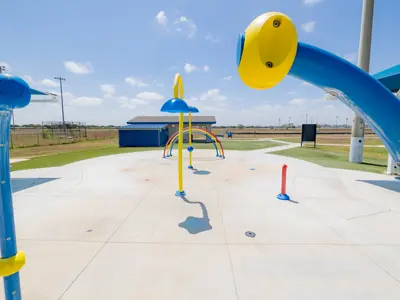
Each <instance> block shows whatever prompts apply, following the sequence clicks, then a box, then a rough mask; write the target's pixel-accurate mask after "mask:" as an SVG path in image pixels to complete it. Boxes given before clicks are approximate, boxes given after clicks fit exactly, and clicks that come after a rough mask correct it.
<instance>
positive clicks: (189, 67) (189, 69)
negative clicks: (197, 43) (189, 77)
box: [183, 64, 197, 73]
mask: <svg viewBox="0 0 400 300" xmlns="http://www.w3.org/2000/svg"><path fill="white" fill-rule="evenodd" d="M183 68H184V70H185V72H186V73H192V72H193V71H196V70H197V67H196V66H195V65H191V64H185V66H184V67H183Z"/></svg>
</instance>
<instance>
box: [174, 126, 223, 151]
mask: <svg viewBox="0 0 400 300" xmlns="http://www.w3.org/2000/svg"><path fill="white" fill-rule="evenodd" d="M183 134H189V132H184V133H183ZM193 134H201V135H202V136H204V137H206V138H207V135H206V134H205V133H203V132H195V133H193ZM177 141H178V139H175V141H174V144H173V145H172V146H171V150H170V151H169V156H172V149H173V148H174V145H175V144H176V142H177ZM212 144H213V145H214V148H215V151H216V152H217V156H220V154H219V152H218V147H217V145H216V144H215V142H214V141H213V142H212ZM221 155H222V154H221Z"/></svg>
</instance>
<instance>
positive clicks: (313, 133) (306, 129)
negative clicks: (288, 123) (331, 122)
mask: <svg viewBox="0 0 400 300" xmlns="http://www.w3.org/2000/svg"><path fill="white" fill-rule="evenodd" d="M303 142H314V148H315V146H316V142H317V124H303V125H302V126H301V147H303Z"/></svg>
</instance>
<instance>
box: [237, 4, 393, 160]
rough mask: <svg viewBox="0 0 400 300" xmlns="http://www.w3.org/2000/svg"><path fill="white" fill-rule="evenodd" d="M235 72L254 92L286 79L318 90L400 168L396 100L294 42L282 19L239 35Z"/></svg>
mask: <svg viewBox="0 0 400 300" xmlns="http://www.w3.org/2000/svg"><path fill="white" fill-rule="evenodd" d="M237 68H238V72H239V76H240V78H241V79H242V81H243V82H244V83H245V84H246V85H247V86H249V87H251V88H254V89H259V90H262V89H268V88H272V87H274V86H275V85H277V84H278V83H280V82H281V81H282V80H283V78H284V77H285V76H286V75H291V76H293V77H296V78H299V79H301V80H304V81H306V82H309V83H311V84H313V85H315V86H318V87H320V88H321V89H323V90H325V91H326V92H327V93H329V94H331V95H333V96H335V97H336V98H338V99H340V100H341V101H342V102H344V103H345V104H346V105H347V106H349V107H350V108H351V109H352V110H354V111H355V112H357V113H358V114H359V115H360V116H361V117H362V118H363V119H364V120H366V122H367V123H368V125H369V126H371V127H372V129H373V130H374V131H375V132H376V134H377V135H378V136H379V137H380V139H381V140H382V142H383V144H384V145H385V146H386V148H387V149H388V151H389V153H390V154H391V156H392V157H393V158H394V160H395V161H396V162H397V163H400V125H399V116H400V100H399V99H398V98H397V97H396V96H395V95H393V94H392V92H391V91H390V90H389V89H388V88H386V87H385V86H384V85H383V84H382V83H380V82H379V81H378V80H376V79H375V78H374V77H372V76H371V75H370V74H368V73H367V72H365V71H364V70H362V69H360V68H359V67H357V66H355V65H354V64H352V63H350V62H348V61H347V60H345V59H343V58H341V57H339V56H336V55H334V54H332V53H330V52H328V51H325V50H323V49H320V48H317V47H315V46H312V45H308V44H305V43H301V42H299V41H298V37H297V31H296V27H295V25H294V24H293V22H292V20H291V19H290V18H289V17H288V16H286V15H285V14H282V13H279V12H269V13H264V14H262V15H260V16H258V17H257V18H256V19H254V20H253V22H251V23H250V25H249V26H248V27H247V29H246V30H245V32H244V34H241V35H239V38H238V44H237Z"/></svg>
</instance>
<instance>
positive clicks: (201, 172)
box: [193, 169, 211, 175]
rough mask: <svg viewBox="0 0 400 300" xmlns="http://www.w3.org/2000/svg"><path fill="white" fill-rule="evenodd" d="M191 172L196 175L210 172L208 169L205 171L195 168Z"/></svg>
mask: <svg viewBox="0 0 400 300" xmlns="http://www.w3.org/2000/svg"><path fill="white" fill-rule="evenodd" d="M193 174H196V175H209V174H211V172H210V171H206V170H197V169H195V170H194V172H193Z"/></svg>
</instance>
